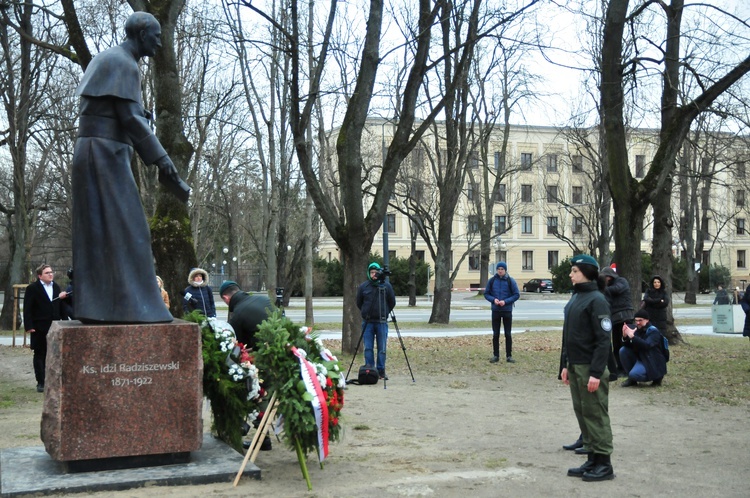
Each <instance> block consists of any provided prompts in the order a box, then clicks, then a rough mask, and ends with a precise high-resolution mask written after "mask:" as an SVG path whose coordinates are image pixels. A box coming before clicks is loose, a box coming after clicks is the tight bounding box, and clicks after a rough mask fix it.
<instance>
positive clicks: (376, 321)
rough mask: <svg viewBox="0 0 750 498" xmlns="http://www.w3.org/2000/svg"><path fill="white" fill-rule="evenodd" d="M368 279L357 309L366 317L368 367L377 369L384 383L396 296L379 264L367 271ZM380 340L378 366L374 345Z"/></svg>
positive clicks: (364, 338)
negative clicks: (389, 322)
mask: <svg viewBox="0 0 750 498" xmlns="http://www.w3.org/2000/svg"><path fill="white" fill-rule="evenodd" d="M367 275H368V278H367V280H366V281H364V282H362V284H360V286H359V288H358V289H357V308H359V311H360V313H361V315H362V337H363V340H364V343H365V364H366V365H370V366H376V367H377V369H378V374H379V375H380V378H381V379H385V380H388V377H387V376H386V374H385V355H386V345H387V343H388V315H389V314H390V312H391V310H393V308H394V307H395V306H396V293H395V292H394V291H393V287H392V286H391V284H390V282H388V281H386V279H385V277H386V273H385V272H384V271H383V269H382V268H380V265H379V264H377V263H370V266H368V267H367ZM376 339H377V343H378V361H377V365H376V364H375V357H374V355H373V345H374V343H375V340H376Z"/></svg>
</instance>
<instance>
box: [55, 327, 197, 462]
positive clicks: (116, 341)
mask: <svg viewBox="0 0 750 498" xmlns="http://www.w3.org/2000/svg"><path fill="white" fill-rule="evenodd" d="M47 342H48V352H47V374H46V381H45V398H44V410H43V413H42V431H41V432H42V434H41V435H42V441H44V446H45V449H46V450H47V453H49V455H50V456H51V457H52V458H53V459H54V460H56V461H58V462H81V461H86V462H87V463H88V464H90V463H91V462H96V460H98V459H115V458H120V461H122V458H127V457H142V456H146V455H163V456H166V457H167V458H166V461H172V462H174V461H175V457H174V456H175V455H182V456H184V455H185V454H186V453H189V452H191V451H196V450H198V449H199V448H200V447H201V443H202V440H203V420H202V402H203V357H202V348H201V333H200V328H199V326H198V325H197V324H195V323H190V322H185V321H182V320H175V321H174V322H172V323H160V324H139V325H84V324H82V323H81V322H78V321H60V322H55V323H54V324H53V325H52V328H51V329H50V332H49V335H48V336H47ZM141 461H142V459H141ZM103 468H106V466H105V467H103Z"/></svg>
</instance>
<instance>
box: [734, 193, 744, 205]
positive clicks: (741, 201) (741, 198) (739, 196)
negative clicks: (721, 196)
mask: <svg viewBox="0 0 750 498" xmlns="http://www.w3.org/2000/svg"><path fill="white" fill-rule="evenodd" d="M736 200H737V207H745V191H744V190H742V189H740V190H738V191H737V197H736Z"/></svg>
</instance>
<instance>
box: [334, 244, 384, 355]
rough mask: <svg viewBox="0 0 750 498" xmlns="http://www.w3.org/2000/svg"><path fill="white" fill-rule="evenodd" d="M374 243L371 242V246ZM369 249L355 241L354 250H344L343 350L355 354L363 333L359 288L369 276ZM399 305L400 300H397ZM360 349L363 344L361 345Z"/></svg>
mask: <svg viewBox="0 0 750 498" xmlns="http://www.w3.org/2000/svg"><path fill="white" fill-rule="evenodd" d="M371 245H372V244H370V246H371ZM369 252H370V247H369V246H368V247H367V249H365V247H364V246H363V245H362V244H361V243H360V244H356V243H354V244H353V245H352V250H350V251H342V258H343V263H344V317H343V330H342V331H341V350H342V351H343V352H346V353H349V354H355V353H356V352H357V351H355V348H356V347H357V343H358V342H359V339H360V336H361V334H362V319H361V316H362V315H361V314H360V312H359V308H357V288H358V287H359V285H360V284H361V283H362V282H364V281H365V279H366V278H367V266H368V265H369V264H370V262H369V261H367V257H368V255H369ZM396 306H398V302H396ZM360 350H362V346H361V345H360Z"/></svg>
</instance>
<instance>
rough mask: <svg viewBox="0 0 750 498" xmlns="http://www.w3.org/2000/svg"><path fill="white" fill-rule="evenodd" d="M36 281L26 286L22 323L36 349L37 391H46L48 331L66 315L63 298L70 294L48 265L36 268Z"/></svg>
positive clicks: (34, 349)
mask: <svg viewBox="0 0 750 498" xmlns="http://www.w3.org/2000/svg"><path fill="white" fill-rule="evenodd" d="M36 276H37V281H36V282H34V283H33V284H30V285H29V286H27V287H26V292H25V293H24V295H23V325H24V329H26V332H28V333H29V334H30V337H31V349H32V350H33V351H34V360H33V362H34V376H35V377H36V390H37V392H40V393H41V392H44V374H45V369H46V368H47V332H49V329H50V327H51V326H52V321H53V320H60V319H62V318H67V317H66V316H63V312H62V304H61V302H60V300H61V299H65V298H66V297H67V293H66V292H60V286H59V285H57V284H56V283H55V282H54V278H55V273H54V272H53V271H52V268H51V267H50V266H49V265H41V266H40V267H39V268H37V269H36Z"/></svg>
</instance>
